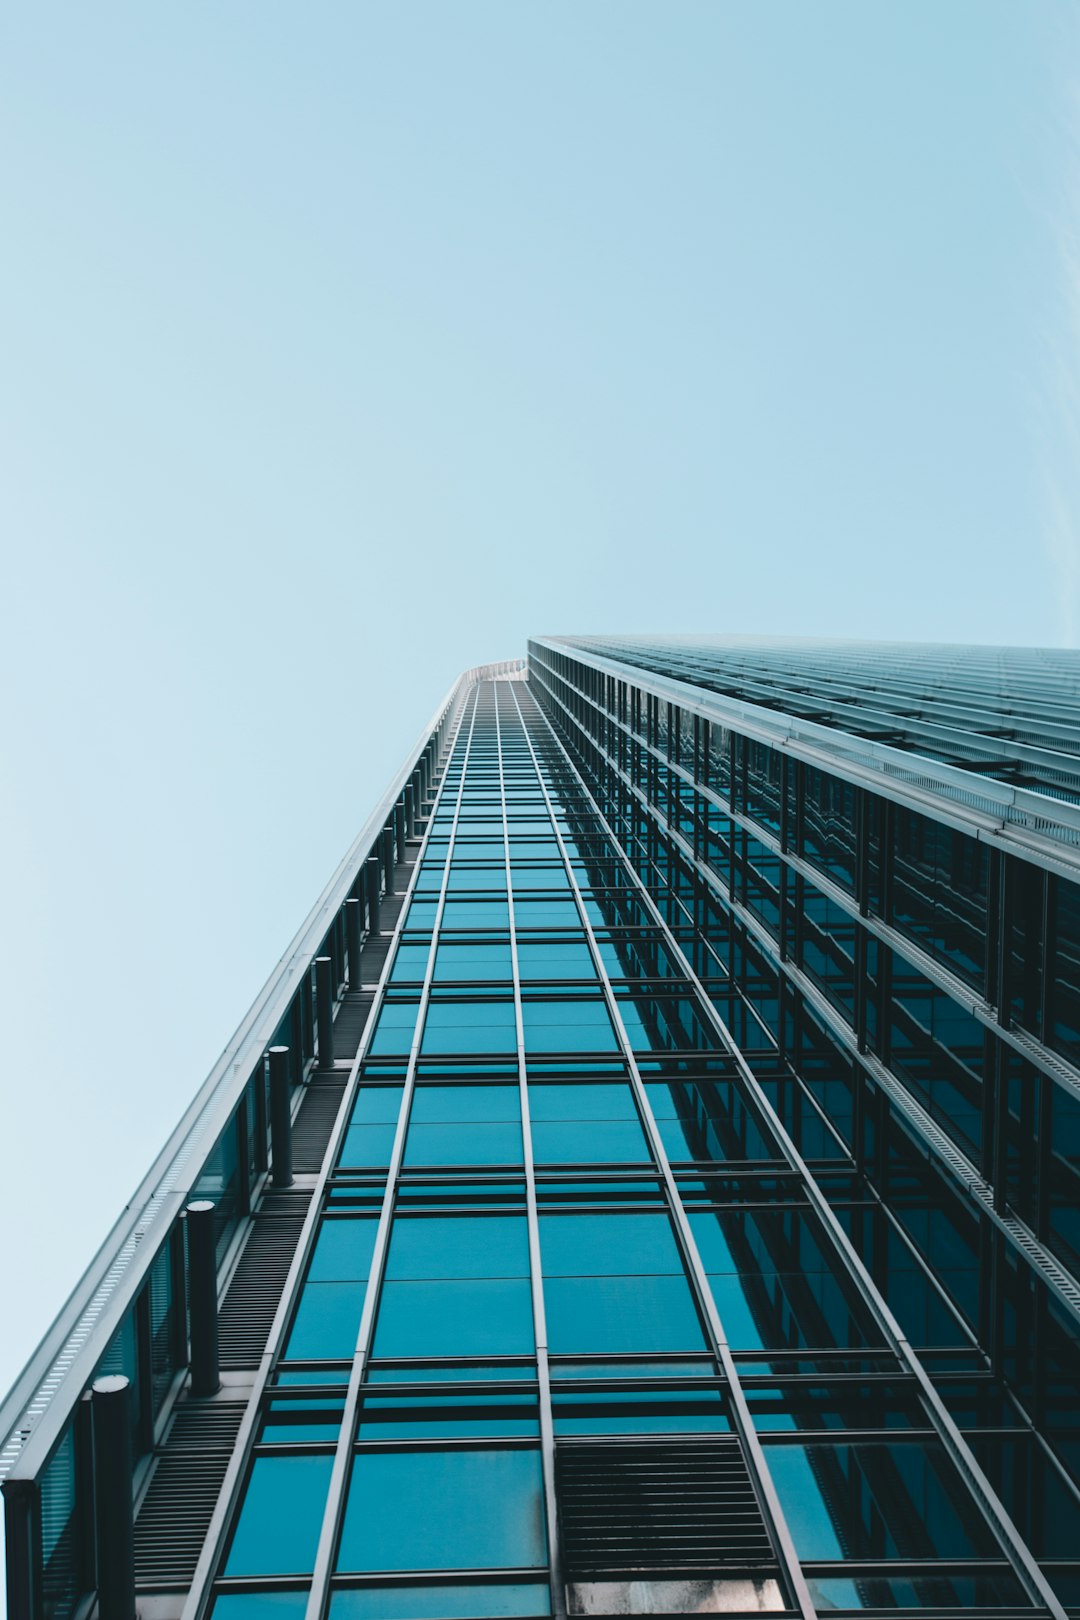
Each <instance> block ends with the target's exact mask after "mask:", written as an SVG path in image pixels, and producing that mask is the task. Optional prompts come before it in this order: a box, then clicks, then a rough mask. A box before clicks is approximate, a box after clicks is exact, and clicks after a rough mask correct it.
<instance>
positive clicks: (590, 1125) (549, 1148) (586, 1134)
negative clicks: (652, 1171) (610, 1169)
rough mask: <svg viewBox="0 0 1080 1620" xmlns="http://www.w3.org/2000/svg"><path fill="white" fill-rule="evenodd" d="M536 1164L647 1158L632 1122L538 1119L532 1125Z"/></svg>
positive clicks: (638, 1129) (642, 1139)
mask: <svg viewBox="0 0 1080 1620" xmlns="http://www.w3.org/2000/svg"><path fill="white" fill-rule="evenodd" d="M532 1145H533V1157H534V1158H535V1160H536V1162H537V1163H538V1164H597V1163H609V1164H614V1163H629V1162H631V1161H639V1160H642V1159H648V1158H649V1157H650V1154H649V1149H648V1146H647V1145H646V1142H645V1134H644V1132H643V1131H642V1129H641V1126H640V1125H639V1124H637V1122H636V1121H631V1120H624V1119H619V1120H606V1121H604V1123H603V1124H602V1125H601V1126H598V1125H597V1123H596V1121H595V1120H591V1119H590V1120H588V1121H577V1122H574V1121H550V1120H549V1121H544V1120H541V1121H538V1122H537V1123H536V1124H535V1125H534V1126H533V1128H532Z"/></svg>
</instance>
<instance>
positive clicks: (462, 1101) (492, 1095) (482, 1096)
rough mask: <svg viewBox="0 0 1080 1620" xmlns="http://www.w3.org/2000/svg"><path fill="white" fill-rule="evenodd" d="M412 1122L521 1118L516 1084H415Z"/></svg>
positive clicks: (492, 1120)
mask: <svg viewBox="0 0 1080 1620" xmlns="http://www.w3.org/2000/svg"><path fill="white" fill-rule="evenodd" d="M410 1118H411V1123H412V1124H413V1125H420V1124H422V1125H436V1124H442V1123H444V1122H445V1123H447V1124H459V1123H462V1122H464V1121H466V1120H486V1121H489V1122H492V1123H494V1122H497V1121H503V1120H505V1121H512V1122H513V1123H515V1124H516V1123H517V1122H518V1121H519V1120H520V1119H521V1099H520V1096H519V1094H518V1089H517V1087H516V1086H430V1085H421V1086H417V1088H416V1091H415V1093H414V1095H413V1102H412V1114H411V1116H410Z"/></svg>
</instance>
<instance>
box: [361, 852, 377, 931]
mask: <svg viewBox="0 0 1080 1620" xmlns="http://www.w3.org/2000/svg"><path fill="white" fill-rule="evenodd" d="M364 888H365V890H366V893H367V925H368V933H369V934H377V933H378V932H379V857H378V856H377V855H369V856H368V858H367V860H366V861H365V862H364Z"/></svg>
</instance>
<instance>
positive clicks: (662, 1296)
mask: <svg viewBox="0 0 1080 1620" xmlns="http://www.w3.org/2000/svg"><path fill="white" fill-rule="evenodd" d="M544 1307H545V1312H546V1316H547V1330H548V1347H549V1349H550V1350H551V1351H552V1353H553V1354H555V1355H614V1354H626V1353H629V1354H641V1355H655V1354H659V1353H660V1352H664V1351H671V1350H675V1351H679V1350H686V1351H691V1350H700V1349H701V1348H702V1346H703V1345H704V1344H705V1337H704V1334H703V1332H702V1328H701V1323H700V1322H699V1320H698V1315H697V1311H696V1310H695V1308H694V1301H693V1296H692V1295H691V1293H690V1285H689V1283H688V1282H687V1281H686V1278H685V1277H670V1276H644V1277H630V1276H622V1277H545V1279H544Z"/></svg>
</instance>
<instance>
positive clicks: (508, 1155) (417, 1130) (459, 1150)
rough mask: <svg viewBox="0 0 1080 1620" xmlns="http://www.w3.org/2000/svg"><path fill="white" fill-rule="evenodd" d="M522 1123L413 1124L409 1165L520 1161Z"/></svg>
mask: <svg viewBox="0 0 1080 1620" xmlns="http://www.w3.org/2000/svg"><path fill="white" fill-rule="evenodd" d="M522 1158H523V1152H522V1144H521V1126H520V1125H487V1124H472V1125H410V1126H409V1134H408V1136H407V1138H406V1141H405V1165H406V1167H409V1168H411V1167H412V1166H414V1165H424V1164H445V1165H457V1164H520V1163H521V1161H522Z"/></svg>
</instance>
